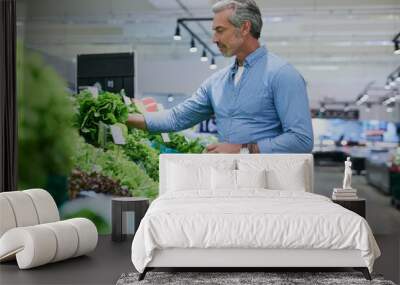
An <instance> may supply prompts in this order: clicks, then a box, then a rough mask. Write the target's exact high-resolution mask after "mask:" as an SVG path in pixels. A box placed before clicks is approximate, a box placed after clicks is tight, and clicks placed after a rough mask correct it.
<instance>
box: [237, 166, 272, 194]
mask: <svg viewBox="0 0 400 285" xmlns="http://www.w3.org/2000/svg"><path fill="white" fill-rule="evenodd" d="M266 174H267V172H266V170H265V169H262V170H236V183H237V188H238V189H240V188H267V175H266Z"/></svg>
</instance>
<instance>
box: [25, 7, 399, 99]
mask: <svg viewBox="0 0 400 285" xmlns="http://www.w3.org/2000/svg"><path fill="white" fill-rule="evenodd" d="M213 2H215V1H210V0H209V1H207V0H203V1H201V0H140V1H139V0H114V1H111V0H68V1H67V0H64V1H54V0H35V1H28V0H25V1H24V0H17V5H18V6H17V13H18V15H19V29H20V31H23V32H24V34H25V37H26V39H28V41H29V42H30V43H31V45H32V47H33V48H37V49H42V50H43V49H45V51H46V52H48V53H51V54H52V55H54V56H59V57H62V58H64V59H66V60H72V59H73V58H74V57H75V54H76V53H79V52H81V51H82V50H83V49H84V50H90V51H91V52H101V51H102V50H104V46H108V47H110V46H112V47H113V48H114V50H116V51H118V50H124V49H126V48H127V47H132V45H133V46H134V47H135V49H139V50H140V51H141V53H142V56H144V57H146V56H148V57H149V58H150V57H151V58H152V59H155V58H171V59H172V58H174V59H177V60H184V59H185V58H187V57H193V55H192V54H189V53H188V52H187V49H188V45H189V40H190V39H189V37H188V36H187V35H185V34H183V40H182V41H180V42H173V41H172V35H173V33H174V30H175V26H176V19H177V18H179V17H192V16H194V17H203V16H206V17H211V16H212V13H211V10H210V7H211V5H212V3H213ZM256 2H257V3H258V4H259V6H260V7H261V10H262V14H263V16H264V19H263V20H264V28H263V31H262V39H261V41H262V42H265V43H266V44H267V46H268V48H269V49H270V50H272V51H273V52H275V53H277V54H279V55H282V56H283V57H285V58H286V59H288V60H289V61H290V62H291V63H293V64H294V65H296V67H298V69H300V71H301V72H302V73H303V75H304V76H305V78H306V80H307V81H308V83H309V86H310V88H311V92H310V97H311V99H312V101H318V100H322V98H325V97H334V98H337V99H338V100H342V99H344V98H345V99H348V98H355V97H356V96H357V95H358V93H359V92H360V91H361V90H362V89H363V87H364V86H365V85H367V84H368V83H369V82H371V81H376V83H375V85H376V86H383V84H384V81H385V79H386V75H388V74H389V73H390V72H391V71H392V70H394V69H395V68H396V67H397V66H398V65H400V56H397V57H396V56H395V55H393V44H392V42H391V40H392V38H393V36H394V35H395V34H396V33H398V32H399V31H400V0H353V1H349V0H335V1H331V0H260V1H256ZM24 20H25V21H24ZM191 27H192V28H193V29H194V30H195V31H196V32H197V33H198V34H199V35H200V36H201V37H202V38H203V39H204V40H205V41H206V42H208V43H209V44H210V45H211V46H213V44H212V43H211V39H210V35H211V23H203V24H202V27H201V26H200V25H197V24H195V23H193V24H192V25H191ZM213 47H214V49H215V46H213Z"/></svg>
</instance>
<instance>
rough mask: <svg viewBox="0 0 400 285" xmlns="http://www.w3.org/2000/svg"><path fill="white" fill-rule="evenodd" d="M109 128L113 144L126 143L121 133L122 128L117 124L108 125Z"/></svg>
mask: <svg viewBox="0 0 400 285" xmlns="http://www.w3.org/2000/svg"><path fill="white" fill-rule="evenodd" d="M110 129H111V136H112V138H113V140H114V143H115V144H126V141H125V138H124V135H123V134H122V130H121V128H120V127H119V126H116V125H112V126H110Z"/></svg>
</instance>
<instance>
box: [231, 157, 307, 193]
mask: <svg viewBox="0 0 400 285" xmlns="http://www.w3.org/2000/svg"><path fill="white" fill-rule="evenodd" d="M238 168H239V170H259V169H266V173H267V175H266V176H267V178H266V181H267V188H268V189H272V190H290V191H306V189H307V185H309V183H310V181H308V179H307V177H308V176H307V174H308V173H309V171H310V170H309V169H308V164H307V163H306V161H304V160H289V161H288V160H278V159H276V160H271V161H266V160H259V159H251V160H248V159H240V160H238Z"/></svg>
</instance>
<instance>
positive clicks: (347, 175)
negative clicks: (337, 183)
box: [343, 157, 353, 189]
mask: <svg viewBox="0 0 400 285" xmlns="http://www.w3.org/2000/svg"><path fill="white" fill-rule="evenodd" d="M343 189H353V188H351V161H350V157H347V160H346V161H345V162H344V178H343Z"/></svg>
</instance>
